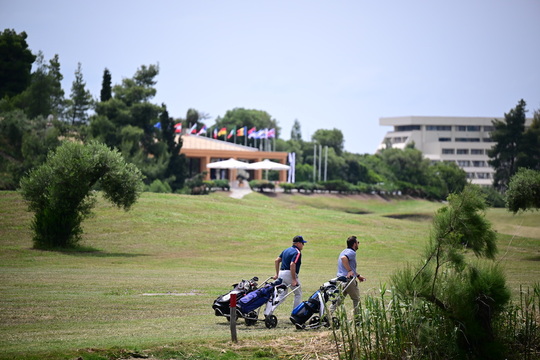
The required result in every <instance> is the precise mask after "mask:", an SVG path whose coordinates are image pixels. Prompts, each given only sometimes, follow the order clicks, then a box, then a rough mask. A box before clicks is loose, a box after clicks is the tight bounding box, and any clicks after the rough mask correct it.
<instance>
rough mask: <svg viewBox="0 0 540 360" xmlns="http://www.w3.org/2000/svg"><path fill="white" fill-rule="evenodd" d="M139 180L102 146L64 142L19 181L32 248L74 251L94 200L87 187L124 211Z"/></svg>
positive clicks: (132, 169) (140, 185)
mask: <svg viewBox="0 0 540 360" xmlns="http://www.w3.org/2000/svg"><path fill="white" fill-rule="evenodd" d="M142 178H143V176H142V174H141V172H140V171H139V169H138V168H137V167H135V166H134V165H133V164H127V163H126V162H125V160H124V159H123V157H122V156H121V154H120V153H119V152H118V151H113V150H110V149H109V148H107V147H106V146H105V145H103V144H99V143H97V142H91V143H90V144H88V145H84V144H80V143H75V142H70V141H66V142H64V143H63V144H62V145H61V146H59V147H58V148H57V149H56V150H55V151H54V152H51V153H49V155H48V157H47V160H46V162H45V163H44V164H42V165H41V166H39V167H37V168H35V169H34V170H32V171H31V172H30V173H29V174H28V176H26V177H24V178H22V179H21V189H20V191H21V194H22V196H23V198H24V199H25V200H26V201H27V202H28V209H29V211H31V212H33V213H34V218H33V220H32V230H33V231H34V238H33V241H34V247H35V248H69V247H75V246H76V245H77V243H78V242H79V240H80V239H81V234H82V232H83V231H82V227H81V223H82V221H83V220H84V219H86V218H87V217H88V216H89V215H90V214H91V210H92V208H93V207H94V205H95V202H96V192H95V191H93V189H95V187H96V186H99V187H100V188H101V190H102V191H103V196H104V197H105V199H107V200H109V201H110V202H112V203H113V204H115V205H116V206H118V207H119V208H124V210H126V211H127V210H129V209H130V208H131V206H132V205H133V204H134V203H135V202H136V201H137V199H138V197H139V195H140V193H141V192H142V189H143V183H142Z"/></svg>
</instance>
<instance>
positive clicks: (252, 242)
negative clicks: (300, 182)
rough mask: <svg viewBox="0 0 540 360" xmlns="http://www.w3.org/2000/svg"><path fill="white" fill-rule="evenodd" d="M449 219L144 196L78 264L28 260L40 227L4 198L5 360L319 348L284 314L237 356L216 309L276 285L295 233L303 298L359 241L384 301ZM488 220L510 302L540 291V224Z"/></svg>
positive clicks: (393, 206)
mask: <svg viewBox="0 0 540 360" xmlns="http://www.w3.org/2000/svg"><path fill="white" fill-rule="evenodd" d="M440 206H441V204H440V203H434V202H428V201H420V200H393V199H382V198H376V197H367V196H337V195H300V194H292V195H279V196H277V195H273V194H272V195H261V194H257V193H252V194H250V195H248V196H247V197H245V198H243V199H240V200H238V199H232V198H229V197H228V196H227V194H226V193H214V194H211V195H209V196H183V195H170V194H149V193H145V194H143V196H142V197H141V199H140V200H139V202H138V203H137V204H136V205H135V206H134V207H133V209H132V211H130V212H124V211H122V210H119V209H117V208H115V207H113V206H111V205H110V204H108V203H107V202H105V201H104V200H102V199H100V200H99V202H98V205H97V207H96V208H95V214H96V215H95V216H94V217H93V218H91V219H89V220H87V221H86V222H85V223H84V231H85V233H84V235H83V239H84V241H83V243H82V244H81V245H82V246H83V247H82V248H81V251H69V252H56V251H41V250H34V249H32V240H31V238H32V234H31V231H30V230H29V226H30V222H31V214H30V213H27V212H26V211H25V209H26V208H25V204H24V202H23V201H22V200H21V198H20V196H19V195H18V194H17V193H14V192H2V193H0V349H2V351H1V352H0V359H13V358H21V359H31V358H35V359H38V358H51V359H53V358H54V359H56V358H73V357H74V356H75V355H77V356H82V357H83V358H84V359H93V358H99V356H101V355H99V354H105V355H103V356H104V357H109V358H113V357H115V356H117V355H115V354H117V353H121V352H122V351H123V350H121V349H130V351H142V350H144V349H153V351H154V352H155V353H163V354H164V353H167V351H170V352H171V353H172V352H177V353H178V354H177V355H174V356H173V355H166V354H165V355H160V356H163V358H190V357H195V358H196V357H199V358H211V359H218V358H249V354H251V355H253V351H252V349H253V348H257V349H258V348H261V347H262V346H263V345H264V344H267V343H269V342H272V341H275V339H278V338H283V339H287V338H289V337H291V336H294V337H295V338H298V337H305V338H310V339H311V337H312V336H313V333H311V334H310V333H297V332H296V330H294V327H293V326H292V324H290V323H289V321H288V316H289V314H290V311H291V308H292V301H289V302H287V303H285V304H284V305H282V306H281V307H280V308H278V310H277V312H276V313H275V314H276V316H277V317H278V319H279V323H278V326H277V328H276V329H272V330H269V329H266V328H265V327H264V325H262V324H259V325H257V326H255V327H246V326H245V325H243V323H241V325H239V327H238V338H239V339H240V340H241V341H242V342H246V344H247V343H249V344H250V345H249V346H247V345H246V346H247V348H243V350H242V348H231V347H230V345H229V340H230V333H229V327H228V323H227V321H226V320H225V319H224V318H222V317H215V316H214V315H213V312H212V309H211V304H212V302H213V301H214V299H215V298H216V297H217V296H219V295H221V294H223V293H225V292H227V291H228V290H229V288H230V285H231V284H232V283H234V282H237V281H238V280H240V279H246V278H250V277H252V276H259V277H260V278H261V279H265V278H266V277H268V276H270V275H272V274H273V271H274V270H273V261H274V259H275V257H276V256H277V255H279V253H280V252H281V250H283V249H284V248H285V247H287V246H289V245H290V242H291V239H292V237H293V236H294V235H297V234H301V235H303V236H304V237H305V239H306V240H308V244H306V246H305V248H304V251H303V254H304V255H303V264H302V271H301V274H300V277H301V280H302V283H303V289H304V294H303V298H304V299H306V298H307V297H308V296H309V295H311V293H312V292H313V291H315V290H316V289H317V288H318V287H319V286H320V285H321V284H322V283H323V282H324V281H326V280H328V279H329V278H331V277H333V276H334V275H335V267H336V259H337V256H338V254H339V252H340V251H341V250H342V249H343V247H344V244H345V239H346V238H347V237H348V236H349V235H357V236H359V238H360V241H361V246H360V249H359V251H358V261H359V270H360V272H361V273H362V275H364V276H366V277H367V278H368V281H367V282H366V283H363V284H362V288H361V290H362V291H363V293H369V292H373V293H376V292H377V291H378V288H379V285H380V284H382V283H386V282H388V280H389V276H390V275H391V274H392V273H393V272H394V271H395V270H396V269H397V268H399V267H400V266H402V265H403V264H405V263H406V262H407V261H416V260H417V259H418V258H419V253H420V251H422V249H423V248H424V244H425V241H426V240H427V238H428V234H429V229H430V222H429V221H428V220H425V219H428V218H429V217H430V216H431V215H432V214H433V213H434V212H435V211H436V209H438V208H439V207H440ZM403 214H405V215H407V216H406V217H405V218H403V219H395V218H391V217H388V216H395V215H403ZM409 216H410V217H409ZM487 216H488V218H489V219H490V220H492V221H493V225H494V227H495V229H497V231H498V232H499V234H500V240H499V250H500V256H499V259H498V261H500V262H501V263H502V264H503V265H504V267H505V269H506V273H507V276H508V282H509V284H510V286H511V288H512V290H513V291H514V293H515V294H517V291H518V290H519V285H532V284H534V283H535V282H539V281H540V252H539V247H538V240H539V239H540V221H538V220H540V216H539V214H538V213H530V212H529V213H525V214H522V215H517V216H513V215H511V214H509V213H507V212H505V211H504V210H490V211H489V212H488V213H487ZM193 293H195V294H197V295H195V296H194V295H190V294H193ZM147 294H166V295H155V296H150V295H147ZM200 346H206V347H205V349H206V350H204V351H207V352H208V354H206V355H205V354H204V351H203V350H197V349H198V348H199V347H200ZM250 346H254V347H253V348H250ZM221 348H225V349H229V350H228V351H230V353H228V352H225V353H222V352H221V351H220V350H217V351H216V349H221ZM88 349H100V350H99V351H89V350H88ZM115 349H116V350H115ZM167 349H169V350H167ZM178 349H181V350H178ZM246 349H248V350H246ZM249 349H251V350H249ZM181 352H184V353H185V354H188V355H185V354H184V355H182V354H180V353H181ZM278 353H279V349H274V352H270V351H266V350H265V351H262V352H261V353H260V354H261V358H264V357H265V356H268V357H274V356H277V355H276V354H278ZM107 354H108V355H107ZM269 354H270V355H269ZM182 356H184V357H182ZM236 356H238V357H236Z"/></svg>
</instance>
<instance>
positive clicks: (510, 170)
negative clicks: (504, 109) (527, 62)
mask: <svg viewBox="0 0 540 360" xmlns="http://www.w3.org/2000/svg"><path fill="white" fill-rule="evenodd" d="M526 105H527V104H526V103H525V101H524V100H523V99H522V100H520V101H519V103H518V104H517V106H516V107H515V108H514V109H511V110H510V112H509V113H508V114H504V121H500V120H493V126H494V127H495V130H494V131H493V132H492V133H491V138H492V140H493V141H494V142H495V143H496V144H495V146H493V148H491V150H489V151H488V155H489V157H490V160H489V164H490V165H491V166H492V167H493V168H494V169H495V175H494V178H493V186H494V187H495V188H497V189H499V190H503V191H504V190H506V188H507V187H508V182H509V181H510V178H511V177H512V176H513V175H514V174H515V173H516V171H517V169H518V165H519V164H518V158H519V157H522V156H523V155H524V154H526V153H527V149H526V148H525V146H524V145H525V144H526V142H525V141H524V132H525V120H526V117H525V113H526V112H527V110H526V109H525V106H526Z"/></svg>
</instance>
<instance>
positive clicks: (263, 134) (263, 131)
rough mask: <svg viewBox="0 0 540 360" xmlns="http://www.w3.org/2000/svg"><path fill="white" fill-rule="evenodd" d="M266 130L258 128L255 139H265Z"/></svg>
mask: <svg viewBox="0 0 540 360" xmlns="http://www.w3.org/2000/svg"><path fill="white" fill-rule="evenodd" d="M267 131H268V129H261V130H259V132H258V133H257V137H256V139H266V132H267Z"/></svg>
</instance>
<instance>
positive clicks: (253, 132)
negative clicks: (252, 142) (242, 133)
mask: <svg viewBox="0 0 540 360" xmlns="http://www.w3.org/2000/svg"><path fill="white" fill-rule="evenodd" d="M256 136H257V128H256V127H252V128H251V129H249V130H248V138H250V139H252V138H255V139H257V138H256Z"/></svg>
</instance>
